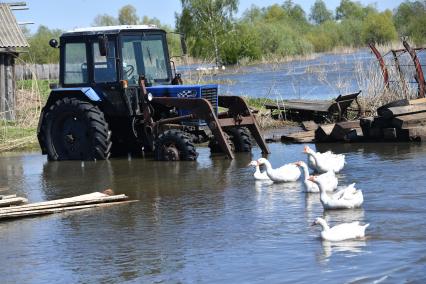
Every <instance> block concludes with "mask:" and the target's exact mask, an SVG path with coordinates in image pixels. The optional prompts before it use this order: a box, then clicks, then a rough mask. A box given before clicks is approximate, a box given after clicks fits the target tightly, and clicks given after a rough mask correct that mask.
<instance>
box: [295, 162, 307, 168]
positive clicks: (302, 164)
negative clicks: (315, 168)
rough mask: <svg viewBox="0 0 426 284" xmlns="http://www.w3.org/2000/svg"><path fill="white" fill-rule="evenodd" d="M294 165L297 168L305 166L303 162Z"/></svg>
mask: <svg viewBox="0 0 426 284" xmlns="http://www.w3.org/2000/svg"><path fill="white" fill-rule="evenodd" d="M294 164H295V165H296V166H298V167H303V166H306V164H305V162H303V161H297V162H295V163H294Z"/></svg>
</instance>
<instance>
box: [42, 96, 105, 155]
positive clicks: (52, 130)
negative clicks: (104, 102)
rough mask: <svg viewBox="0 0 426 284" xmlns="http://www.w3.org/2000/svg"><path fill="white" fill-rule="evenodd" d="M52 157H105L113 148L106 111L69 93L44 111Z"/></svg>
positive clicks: (44, 137) (45, 138)
mask: <svg viewBox="0 0 426 284" xmlns="http://www.w3.org/2000/svg"><path fill="white" fill-rule="evenodd" d="M40 138H41V140H42V141H43V143H44V145H45V148H46V151H47V155H48V159H49V160H53V161H62V160H86V161H88V160H105V159H108V157H109V155H110V150H111V131H110V130H109V126H108V123H107V122H106V120H105V117H104V114H103V112H102V111H101V110H100V109H99V108H98V107H97V106H95V105H93V104H91V103H89V102H87V101H82V100H79V99H77V98H71V97H65V98H62V99H59V100H57V101H56V102H55V103H54V104H52V105H51V106H50V107H49V108H48V109H47V111H46V112H45V114H44V119H43V124H42V125H41V129H40Z"/></svg>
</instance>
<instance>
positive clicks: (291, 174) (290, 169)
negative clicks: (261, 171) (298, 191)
mask: <svg viewBox="0 0 426 284" xmlns="http://www.w3.org/2000/svg"><path fill="white" fill-rule="evenodd" d="M257 164H258V165H265V167H266V174H267V175H268V177H269V178H270V179H271V180H272V181H273V182H291V181H296V180H298V179H299V177H300V175H301V173H300V169H299V168H298V167H297V166H296V165H295V164H286V165H284V166H282V167H279V168H276V169H273V168H272V166H271V163H270V162H269V161H268V160H267V159H265V158H260V159H258V160H257Z"/></svg>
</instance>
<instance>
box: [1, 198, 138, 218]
mask: <svg viewBox="0 0 426 284" xmlns="http://www.w3.org/2000/svg"><path fill="white" fill-rule="evenodd" d="M137 201H138V200H125V201H117V202H108V203H96V204H86V205H76V206H68V207H59V208H50V209H38V210H24V211H17V212H9V213H4V214H0V220H2V219H3V220H4V219H13V218H24V217H34V216H40V215H48V214H54V213H62V212H65V211H75V210H82V209H91V208H99V207H106V206H112V205H120V204H128V203H132V202H137Z"/></svg>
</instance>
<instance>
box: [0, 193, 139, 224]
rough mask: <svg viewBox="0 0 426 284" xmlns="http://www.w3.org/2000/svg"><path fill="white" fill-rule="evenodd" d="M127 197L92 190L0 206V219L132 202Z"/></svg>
mask: <svg viewBox="0 0 426 284" xmlns="http://www.w3.org/2000/svg"><path fill="white" fill-rule="evenodd" d="M127 199H128V196H126V195H124V194H119V195H109V194H106V193H101V192H94V193H90V194H84V195H79V196H75V197H70V198H63V199H57V200H52V201H44V202H37V203H30V204H26V205H20V206H10V207H4V208H0V220H2V219H12V218H23V217H29V216H37V215H47V214H53V213H59V212H64V211H71V210H80V209H88V208H96V207H103V206H108V205H112V204H122V203H129V202H134V201H129V200H127Z"/></svg>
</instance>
